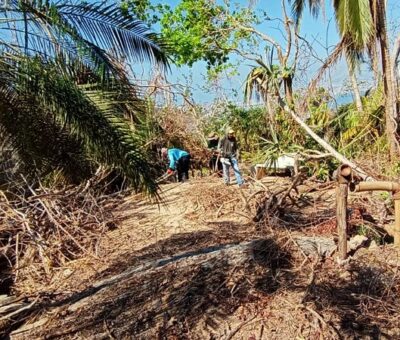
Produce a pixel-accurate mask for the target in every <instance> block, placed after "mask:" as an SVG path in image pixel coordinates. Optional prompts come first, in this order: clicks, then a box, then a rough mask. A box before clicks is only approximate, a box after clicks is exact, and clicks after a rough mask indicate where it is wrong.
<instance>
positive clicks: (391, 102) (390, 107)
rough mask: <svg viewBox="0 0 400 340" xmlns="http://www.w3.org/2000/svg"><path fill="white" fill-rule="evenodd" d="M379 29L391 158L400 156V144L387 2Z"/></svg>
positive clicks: (380, 12) (381, 5)
mask: <svg viewBox="0 0 400 340" xmlns="http://www.w3.org/2000/svg"><path fill="white" fill-rule="evenodd" d="M377 15H378V28H379V37H378V38H379V43H380V47H381V57H382V72H383V86H384V91H385V118H386V138H387V142H388V146H389V151H390V158H391V159H393V158H397V157H398V156H399V144H398V142H397V133H396V130H397V108H396V102H397V100H396V91H395V88H396V87H395V82H394V77H393V67H392V62H391V58H390V54H389V44H388V35H387V29H386V5H385V0H379V4H378V13H377Z"/></svg>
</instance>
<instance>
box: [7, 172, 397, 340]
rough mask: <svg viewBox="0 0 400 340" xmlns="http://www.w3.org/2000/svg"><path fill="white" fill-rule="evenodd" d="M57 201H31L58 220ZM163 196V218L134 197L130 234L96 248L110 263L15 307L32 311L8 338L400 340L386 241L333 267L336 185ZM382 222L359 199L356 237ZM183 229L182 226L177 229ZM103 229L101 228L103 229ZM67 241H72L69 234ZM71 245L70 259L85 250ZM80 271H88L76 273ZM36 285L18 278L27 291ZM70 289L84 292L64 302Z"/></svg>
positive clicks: (176, 188) (214, 185) (291, 183)
mask: <svg viewBox="0 0 400 340" xmlns="http://www.w3.org/2000/svg"><path fill="white" fill-rule="evenodd" d="M76 194H77V193H76ZM86 195H87V193H85V194H84V193H81V194H80V195H78V196H79V197H86ZM60 196H62V195H61V194H60ZM60 196H57V195H56V196H55V197H54V198H52V201H51V199H50V197H47V196H45V197H42V195H41V194H39V193H36V194H35V195H33V198H31V201H32V202H36V203H31V204H36V205H34V207H39V208H40V207H41V203H40V202H38V200H42V201H45V202H46V206H47V207H51V208H52V210H51V212H52V213H53V215H54V214H55V212H54V211H55V208H54V205H50V204H51V203H50V202H52V204H56V203H55V202H58V204H60V203H59V202H60V201H62V199H61V198H60ZM64 196H65V195H64ZM163 196H164V198H165V205H166V208H165V209H166V210H165V211H164V210H162V211H158V208H156V207H155V208H154V209H155V210H154V211H153V210H151V209H153V208H152V205H150V204H149V203H144V202H141V201H140V200H138V199H137V198H134V197H131V198H130V199H129V200H128V201H127V202H129V205H124V211H125V213H126V214H129V211H131V214H132V219H133V222H132V223H134V224H132V225H128V223H127V220H126V219H125V220H124V222H123V223H122V224H121V225H119V226H118V229H115V230H114V231H112V232H108V233H107V235H109V236H108V239H107V240H105V239H104V238H103V241H101V240H99V241H98V244H100V245H99V249H100V250H99V256H100V258H103V261H102V260H101V259H100V260H99V261H96V260H93V261H90V265H91V266H93V267H94V270H93V274H91V275H89V276H82V277H80V276H78V274H73V275H71V277H68V278H67V277H64V276H61V277H60V278H59V280H60V282H59V287H58V288H55V287H56V286H57V284H55V282H52V286H51V287H53V288H52V290H51V293H52V294H51V295H47V296H45V295H39V296H38V295H36V296H35V295H34V294H32V296H29V295H28V294H26V295H25V296H23V298H24V299H25V300H24V301H23V304H21V305H19V306H18V307H15V308H17V310H20V309H21V308H23V307H27V306H28V307H29V308H28V310H24V311H22V312H21V313H20V314H18V315H16V314H13V315H11V317H10V313H13V312H15V310H14V311H13V312H10V311H9V312H8V316H9V317H4V314H3V316H1V317H2V320H3V325H4V320H5V319H7V321H8V322H7V327H8V329H9V330H11V329H14V331H13V333H12V338H13V339H25V338H41V337H44V336H46V337H47V338H66V339H68V338H71V339H72V338H77V337H78V338H96V339H109V338H116V339H119V338H131V337H134V338H138V339H148V338H168V339H205V338H212V339H217V338H218V339H240V338H246V339H249V338H250V339H282V338H296V337H297V338H306V339H316V338H321V337H322V338H324V339H353V338H371V339H374V338H387V339H389V338H396V337H398V336H400V325H399V319H398V315H399V312H400V310H399V307H398V304H396V299H397V297H398V294H399V290H400V279H399V277H398V256H399V252H398V251H397V250H396V249H395V248H393V247H392V246H391V245H381V246H379V242H378V244H376V243H375V238H374V235H375V236H376V235H380V234H374V233H370V234H367V236H368V238H369V240H368V242H367V247H368V245H369V244H370V247H369V248H365V247H364V248H361V249H358V250H356V251H354V252H353V254H352V255H353V256H352V258H351V259H350V261H349V262H348V263H347V264H344V265H339V264H338V263H337V262H336V260H335V254H334V249H335V247H334V248H333V252H322V251H321V250H322V245H323V244H324V243H323V242H325V241H326V242H327V244H329V245H332V243H333V245H334V241H335V233H336V229H335V227H336V225H335V220H334V210H333V208H334V187H333V186H332V185H331V184H329V183H316V182H310V181H306V180H304V179H302V178H300V177H299V178H294V179H293V180H290V179H286V178H266V179H264V180H263V181H261V182H260V181H258V182H254V183H252V184H250V185H249V187H248V188H247V189H244V190H241V191H240V190H238V189H237V188H236V187H235V186H229V187H226V186H224V185H222V183H220V182H219V181H217V180H216V179H213V178H206V179H201V180H196V181H195V182H194V183H193V182H192V183H185V184H170V185H167V186H165V187H164V195H163ZM62 197H63V196H62ZM64 199H65V200H68V199H71V197H69V198H68V196H67V197H66V198H64ZM103 200H104V202H103V201H102V200H101V199H100V200H99V199H97V200H96V202H103V203H102V204H100V203H97V205H100V207H102V209H103V213H104V211H107V209H108V208H107V207H110V206H112V205H113V204H115V203H116V202H118V200H117V199H116V198H113V197H107V198H106V197H103ZM77 202H81V201H79V200H78V199H77ZM89 202H92V201H90V200H89ZM119 202H120V205H121V202H122V201H119ZM372 202H374V204H372ZM278 203H279V204H278ZM77 204H78V203H77ZM136 205H137V206H139V207H141V208H140V209H141V210H139V209H138V208H135V206H136ZM383 205H384V204H383ZM84 206H88V207H91V209H93V205H90V204H87V205H84ZM75 207H76V208H77V206H75ZM79 207H80V209H82V204H81V203H80V204H79ZM153 207H154V206H153ZM41 209H44V208H41ZM48 209H49V208H48ZM58 209H60V208H58ZM162 209H164V208H162ZM57 211H59V210H57ZM88 211H91V212H93V210H88ZM95 211H97V210H95ZM157 211H158V213H157ZM261 212H262V214H261ZM381 212H382V202H381V203H379V200H377V199H376V197H375V198H374V197H373V196H364V197H361V196H359V195H354V196H353V197H352V204H351V216H350V222H351V223H350V224H351V232H350V234H356V233H357V232H358V230H359V227H360V226H365V225H367V226H369V228H370V229H373V227H372V226H373V225H374V224H375V225H376V224H379V223H381V222H382V223H383V222H384V221H385V219H387V216H383V215H382V213H381ZM388 212H389V213H390V207H389V210H388ZM81 214H82V212H81ZM89 215H90V214H89V213H87V214H86V215H84V216H89ZM56 216H57V215H56ZM60 216H61V215H60ZM63 216H64V215H63ZM67 216H68V215H67ZM106 216H107V215H106ZM116 217H118V216H116ZM119 217H121V216H120V215H119ZM173 217H176V220H171V219H172V218H173ZM87 218H88V217H87ZM178 219H179V223H182V225H181V224H179V226H178V225H175V224H174V223H175V222H176V221H177V220H178ZM63 221H65V220H63ZM102 221H103V223H104V224H103V228H105V226H106V223H107V222H106V221H107V219H106V218H105V219H104V220H102ZM59 223H60V222H59ZM62 225H64V224H62ZM164 225H166V226H167V225H168V227H167V228H164ZM171 229H173V230H171ZM101 230H104V229H101ZM151 230H154V232H155V234H154V235H153V234H149V235H153V236H148V237H146V241H145V243H143V244H140V243H138V242H139V239H141V238H140V237H139V238H138V237H136V234H138V233H146V232H149V231H151ZM368 230H369V229H367V231H368ZM59 232H60V234H61V231H59ZM125 233H126V234H131V235H132V236H131V238H129V240H131V241H130V242H132V243H131V244H126V243H125V242H126V241H125V240H122V236H123V235H125ZM114 234H115V235H114ZM61 235H62V234H61ZM71 235H73V236H74V238H75V239H76V240H77V241H79V242H80V244H81V245H82V246H85V247H87V249H91V251H90V253H91V255H90V256H95V255H96V253H95V249H96V247H94V244H95V243H94V241H93V240H92V241H91V242H88V243H85V241H84V240H85V239H84V238H83V236H79V235H80V234H76V233H74V234H71ZM113 235H114V236H113ZM138 236H139V235H138ZM382 236H383V235H382ZM149 237H150V238H149ZM152 237H153V239H152ZM63 238H64V239H65V240H68V235H66V234H64V235H63ZM118 238H119V239H121V243H118V242H117V239H118ZM104 241H106V242H105V243H104ZM372 241H374V242H372ZM69 242H70V243H68V244H70V247H75V248H72V249H73V250H75V251H77V249H79V247H78V248H76V247H77V246H74V245H73V242H71V241H69ZM112 242H116V243H112ZM124 246H125V247H124ZM118 248H119V249H118ZM310 249H311V250H310ZM112 251H114V253H113V254H112V255H113V256H111V252H112ZM37 252H39V250H37ZM59 252H60V250H58V253H54V254H59ZM36 256H37V257H36V259H37V260H36V262H35V263H36V264H35V265H36V266H37V268H40V270H41V272H42V273H46V270H45V267H44V265H43V263H42V262H41V261H40V259H41V257H40V254H39V253H38V254H37V255H36ZM81 256H82V255H81ZM107 257H108V259H107V260H106V261H104V258H107ZM84 258H87V255H86V254H84ZM53 261H54V260H53ZM64 261H65V260H64ZM79 263H85V262H84V261H83V262H79V261H78V262H77V264H76V266H79ZM59 267H60V268H63V270H68V268H70V265H69V263H68V262H64V263H61V262H60V263H59ZM19 275H21V274H19ZM38 279H39V277H38V276H31V277H28V276H25V277H24V280H22V277H21V276H20V279H19V282H20V283H19V284H20V285H22V284H28V285H29V282H33V281H34V280H38ZM53 281H54V278H53ZM61 281H62V282H61ZM17 282H18V281H17ZM17 287H18V286H17ZM66 287H81V288H79V289H71V290H70V291H68V290H66ZM33 291H34V287H33V286H32V292H33ZM32 303H34V304H33V305H32ZM0 311H1V309H0ZM22 316H24V317H25V318H26V317H28V316H29V318H28V319H26V320H27V321H28V322H26V321H25V325H23V326H22V327H19V328H18V327H16V325H18V324H19V323H21V321H22V319H21V317H22ZM3 329H4V328H3Z"/></svg>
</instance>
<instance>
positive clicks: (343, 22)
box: [292, 0, 399, 157]
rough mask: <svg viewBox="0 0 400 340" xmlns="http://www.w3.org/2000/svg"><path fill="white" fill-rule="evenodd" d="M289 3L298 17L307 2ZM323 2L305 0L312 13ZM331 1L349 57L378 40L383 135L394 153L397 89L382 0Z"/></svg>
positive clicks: (368, 47) (393, 154)
mask: <svg viewBox="0 0 400 340" xmlns="http://www.w3.org/2000/svg"><path fill="white" fill-rule="evenodd" d="M292 3H293V12H294V14H295V17H296V19H297V21H299V20H300V18H301V15H302V13H303V11H304V9H305V7H306V6H307V3H306V2H305V0H292ZM323 4H324V1H323V0H309V1H308V5H309V7H310V10H311V12H312V13H313V14H314V15H315V16H316V15H318V12H319V10H320V8H321V6H322V5H323ZM333 5H334V9H335V15H336V22H337V26H338V29H339V32H340V35H341V37H342V41H343V40H344V41H346V49H345V51H346V55H347V58H349V60H350V61H351V60H352V55H353V57H354V53H355V54H356V55H357V54H360V53H362V52H364V51H368V50H369V51H372V52H373V51H374V48H373V47H374V44H375V43H376V40H377V41H378V42H379V45H380V48H381V59H382V72H383V83H384V89H385V115H386V136H387V141H388V145H389V150H390V155H391V157H395V156H397V155H398V154H399V145H398V142H397V138H396V119H397V110H396V91H395V83H394V77H393V67H392V66H391V60H390V54H389V46H388V35H387V30H386V3H385V0H351V1H349V0H333ZM371 46H372V47H371ZM353 60H354V58H353ZM373 60H375V62H376V55H373ZM350 72H352V70H351V69H350Z"/></svg>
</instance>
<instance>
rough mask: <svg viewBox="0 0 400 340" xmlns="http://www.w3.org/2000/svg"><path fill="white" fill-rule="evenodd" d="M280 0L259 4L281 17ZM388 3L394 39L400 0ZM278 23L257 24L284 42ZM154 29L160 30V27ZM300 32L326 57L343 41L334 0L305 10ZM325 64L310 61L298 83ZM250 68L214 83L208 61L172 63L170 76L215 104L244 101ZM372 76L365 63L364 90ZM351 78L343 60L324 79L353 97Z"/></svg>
mask: <svg viewBox="0 0 400 340" xmlns="http://www.w3.org/2000/svg"><path fill="white" fill-rule="evenodd" d="M157 2H160V1H157ZM161 2H163V3H167V4H169V5H171V6H172V7H174V6H175V5H176V4H177V3H178V1H176V0H174V1H171V0H164V1H161ZM236 2H237V3H238V4H240V5H242V6H248V1H246V0H238V1H236ZM253 3H254V0H253ZM280 3H281V1H279V0H264V1H262V0H259V1H257V2H256V8H258V9H262V10H264V11H266V12H267V13H268V15H269V16H270V17H271V18H275V17H281V11H282V10H281V4H280ZM387 6H388V11H387V12H388V24H389V33H390V36H391V39H392V40H394V37H395V36H397V34H399V33H400V28H399V27H397V25H398V24H397V22H398V21H399V19H400V1H399V0H388V2H387ZM288 8H289V7H288ZM276 25H277V23H276V21H274V22H272V23H271V22H264V23H263V24H262V25H260V26H259V27H257V28H258V29H259V30H260V31H262V32H263V33H266V34H268V35H270V36H272V37H273V38H274V39H276V40H277V41H278V42H280V43H282V42H283V38H282V36H281V34H280V32H279V31H278V30H277V26H276ZM153 29H155V30H157V27H155V28H153ZM300 35H301V36H302V37H304V38H305V39H307V40H308V41H309V42H311V43H312V46H313V49H314V53H315V55H316V57H317V58H319V59H320V60H325V59H326V57H327V56H328V55H329V53H330V52H331V51H332V49H333V47H334V46H335V44H337V43H338V41H339V38H338V34H337V30H336V25H335V20H334V16H333V9H332V4H331V1H326V6H325V13H324V15H320V16H319V17H318V18H314V17H312V16H311V15H310V14H309V13H308V11H306V12H305V14H304V16H303V19H302V22H301V31H300ZM230 60H231V61H233V62H235V61H238V60H239V59H238V58H237V57H236V56H232V57H231V59H230ZM321 65H322V62H317V61H316V59H315V63H314V64H313V65H309V66H308V67H307V69H305V70H303V72H301V74H300V76H299V77H298V78H297V79H295V87H297V88H300V87H305V86H306V85H307V83H308V82H309V81H310V80H311V79H312V78H313V76H314V75H315V74H316V73H317V71H318V69H319V67H320V66H321ZM250 69H251V63H250V62H244V63H242V64H241V65H240V66H239V68H238V72H239V74H238V75H235V76H233V77H221V79H219V80H218V81H217V82H214V86H210V83H208V82H207V79H206V73H207V72H206V64H205V63H204V62H198V63H196V64H195V65H193V66H192V67H186V66H183V67H176V66H174V65H172V67H171V72H170V73H169V74H168V75H167V79H168V81H169V82H171V83H181V84H190V88H191V91H192V95H193V98H194V101H195V102H196V103H200V104H211V103H212V102H213V101H215V100H217V99H222V98H223V99H227V100H230V101H233V102H239V101H243V95H242V93H243V82H244V80H245V78H246V75H247V73H248V72H249V70H250ZM371 77H372V72H371V71H370V69H369V67H368V66H367V65H362V66H361V68H360V72H359V73H358V75H357V78H358V80H359V83H360V84H361V90H362V91H363V90H364V91H365V90H367V89H368V87H369V84H370V83H371V79H372V78H371ZM347 78H348V70H347V67H346V64H345V63H344V62H343V61H341V62H339V63H338V64H337V65H336V66H334V67H332V68H331V69H330V70H329V73H327V75H326V77H325V79H324V80H323V81H322V85H327V84H329V86H330V88H331V90H332V92H333V93H332V94H333V95H334V96H335V97H337V98H340V97H349V96H348V93H349V85H348V79H347ZM328 80H329V81H328ZM350 99H351V98H350Z"/></svg>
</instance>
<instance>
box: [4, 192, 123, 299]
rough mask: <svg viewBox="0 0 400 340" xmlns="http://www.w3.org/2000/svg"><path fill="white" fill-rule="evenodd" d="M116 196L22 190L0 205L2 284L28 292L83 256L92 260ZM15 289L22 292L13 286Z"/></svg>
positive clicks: (108, 224) (111, 219)
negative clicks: (70, 262)
mask: <svg viewBox="0 0 400 340" xmlns="http://www.w3.org/2000/svg"><path fill="white" fill-rule="evenodd" d="M118 202H119V200H118V197H117V196H115V195H114V196H111V195H109V196H106V195H104V196H102V195H95V194H94V192H93V191H91V190H90V189H88V188H87V187H86V188H83V187H73V188H65V189H62V190H52V189H48V188H44V187H40V188H38V189H35V190H34V189H33V188H31V187H29V186H27V188H26V190H25V191H23V192H21V193H20V194H13V196H12V198H8V197H7V196H6V195H5V194H4V193H2V196H1V199H0V261H1V262H2V271H1V272H0V275H1V277H2V280H5V279H6V278H12V279H13V281H14V283H15V284H14V287H13V288H14V289H15V290H16V291H17V292H18V290H19V289H23V291H24V292H25V293H26V292H27V291H29V289H32V291H34V290H35V289H34V287H35V283H38V282H41V283H43V280H48V279H49V278H50V277H51V275H52V274H53V272H54V270H56V269H57V268H60V267H62V266H63V265H64V264H65V263H66V262H68V261H71V260H73V259H76V258H78V257H80V256H82V255H83V254H85V255H90V256H96V252H97V250H98V245H99V241H100V239H101V237H102V236H103V235H104V233H105V232H106V231H107V230H109V229H110V228H114V227H115V225H116V221H115V219H114V215H113V213H112V211H113V209H114V208H115V206H117V204H118ZM19 283H21V285H22V286H23V287H22V286H21V287H20V286H19Z"/></svg>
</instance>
